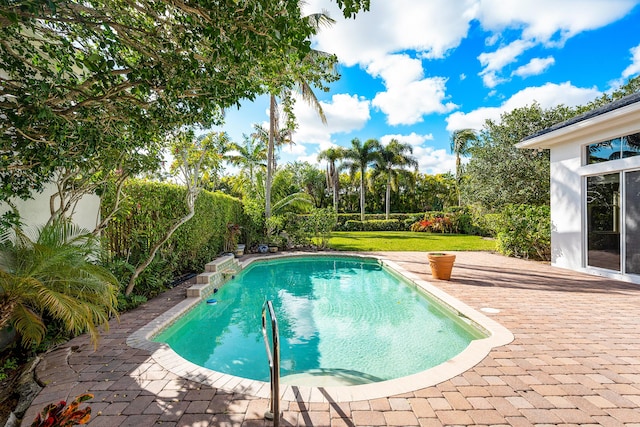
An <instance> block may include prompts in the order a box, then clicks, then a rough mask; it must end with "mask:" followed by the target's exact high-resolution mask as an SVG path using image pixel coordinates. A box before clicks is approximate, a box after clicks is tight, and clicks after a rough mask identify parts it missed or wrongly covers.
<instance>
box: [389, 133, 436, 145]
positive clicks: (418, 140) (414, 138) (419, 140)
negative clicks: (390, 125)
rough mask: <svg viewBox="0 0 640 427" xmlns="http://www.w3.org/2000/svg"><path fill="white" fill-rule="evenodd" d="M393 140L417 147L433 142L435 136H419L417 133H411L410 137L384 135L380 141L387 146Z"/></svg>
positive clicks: (429, 134)
mask: <svg viewBox="0 0 640 427" xmlns="http://www.w3.org/2000/svg"><path fill="white" fill-rule="evenodd" d="M392 139H397V140H398V141H400V142H402V143H404V144H409V145H411V146H412V147H417V146H420V145H422V144H424V143H425V142H426V141H432V140H433V134H431V133H428V134H426V135H419V134H417V133H415V132H411V133H410V134H409V135H402V134H395V135H384V136H383V137H381V138H380V139H379V141H380V143H381V144H382V145H387V144H389V142H390V141H391V140H392Z"/></svg>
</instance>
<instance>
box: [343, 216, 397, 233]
mask: <svg viewBox="0 0 640 427" xmlns="http://www.w3.org/2000/svg"><path fill="white" fill-rule="evenodd" d="M342 228H343V230H344V231H404V230H406V227H405V224H404V223H403V222H400V221H399V220H397V219H389V220H386V219H373V220H369V221H353V220H349V221H347V222H346V223H345V224H344V226H343V227H342Z"/></svg>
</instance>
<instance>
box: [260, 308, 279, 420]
mask: <svg viewBox="0 0 640 427" xmlns="http://www.w3.org/2000/svg"><path fill="white" fill-rule="evenodd" d="M267 309H268V310H269V318H270V320H271V341H272V343H273V353H272V351H271V346H270V345H269V337H268V336H267V316H266V314H267V313H266V311H267ZM279 336H280V335H279V333H278V320H277V319H276V314H275V312H274V311H273V304H271V301H267V299H266V298H265V301H264V304H263V305H262V337H263V338H264V345H265V348H266V349H267V357H268V358H269V376H270V378H271V399H270V400H271V402H270V404H269V411H267V412H265V414H264V417H265V418H266V419H268V420H273V426H274V427H278V426H279V424H280V340H279Z"/></svg>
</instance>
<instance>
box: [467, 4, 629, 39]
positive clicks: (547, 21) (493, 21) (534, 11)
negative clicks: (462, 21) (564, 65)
mask: <svg viewBox="0 0 640 427" xmlns="http://www.w3.org/2000/svg"><path fill="white" fill-rule="evenodd" d="M637 4H638V1H637V0H606V1H604V0H518V1H504V0H479V1H478V15H477V16H478V20H479V21H480V22H481V24H482V26H483V27H484V28H485V29H488V30H490V31H495V32H500V31H502V30H504V29H506V28H512V29H513V28H521V29H522V38H523V39H525V40H535V41H537V42H541V43H545V44H547V45H554V44H562V43H564V41H566V40H567V39H568V38H570V37H572V36H574V35H576V34H579V33H581V32H583V31H588V30H593V29H596V28H600V27H604V26H605V25H607V24H610V23H612V22H614V21H617V20H618V19H620V18H622V17H623V16H625V15H626V14H627V13H628V12H630V11H631V9H633V8H634V7H635V6H636V5H637Z"/></svg>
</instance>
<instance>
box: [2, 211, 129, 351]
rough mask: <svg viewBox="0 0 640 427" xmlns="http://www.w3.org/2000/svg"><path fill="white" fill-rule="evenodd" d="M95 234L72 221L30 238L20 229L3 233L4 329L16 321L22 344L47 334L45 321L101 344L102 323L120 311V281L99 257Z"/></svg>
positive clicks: (56, 223)
mask: <svg viewBox="0 0 640 427" xmlns="http://www.w3.org/2000/svg"><path fill="white" fill-rule="evenodd" d="M99 257H100V244H99V241H98V240H97V238H96V237H95V236H93V235H92V234H91V233H89V232H88V231H86V230H83V229H80V228H78V227H77V226H74V225H72V224H71V223H69V222H67V221H62V220H56V221H52V222H51V223H49V224H47V225H45V226H42V227H41V228H39V229H38V231H37V237H35V238H34V239H32V238H30V237H29V236H28V235H27V234H26V233H25V232H24V231H23V230H22V229H21V228H19V227H16V228H14V229H13V230H8V231H6V232H5V233H4V234H3V235H2V236H1V237H0V329H2V328H3V327H5V326H6V325H8V324H10V325H12V326H13V327H14V328H15V330H16V332H17V333H18V336H19V339H20V341H21V343H22V344H23V345H32V344H34V345H37V344H39V343H40V342H41V341H42V340H43V339H44V337H45V334H46V325H45V319H52V320H54V321H56V322H60V323H61V324H62V325H63V327H64V328H65V329H66V330H67V332H69V333H71V334H79V333H82V332H85V331H86V332H88V333H89V335H90V336H91V339H92V341H93V342H94V343H96V342H97V339H98V336H99V333H98V327H99V326H104V327H105V328H108V326H109V324H108V321H109V318H110V317H112V316H115V315H117V311H116V304H117V299H116V295H117V292H118V281H117V279H116V278H115V277H114V276H113V275H112V274H111V273H110V272H109V271H108V270H107V269H105V268H103V267H101V266H99V265H97V264H96V263H95V261H96V260H97V259H99Z"/></svg>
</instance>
